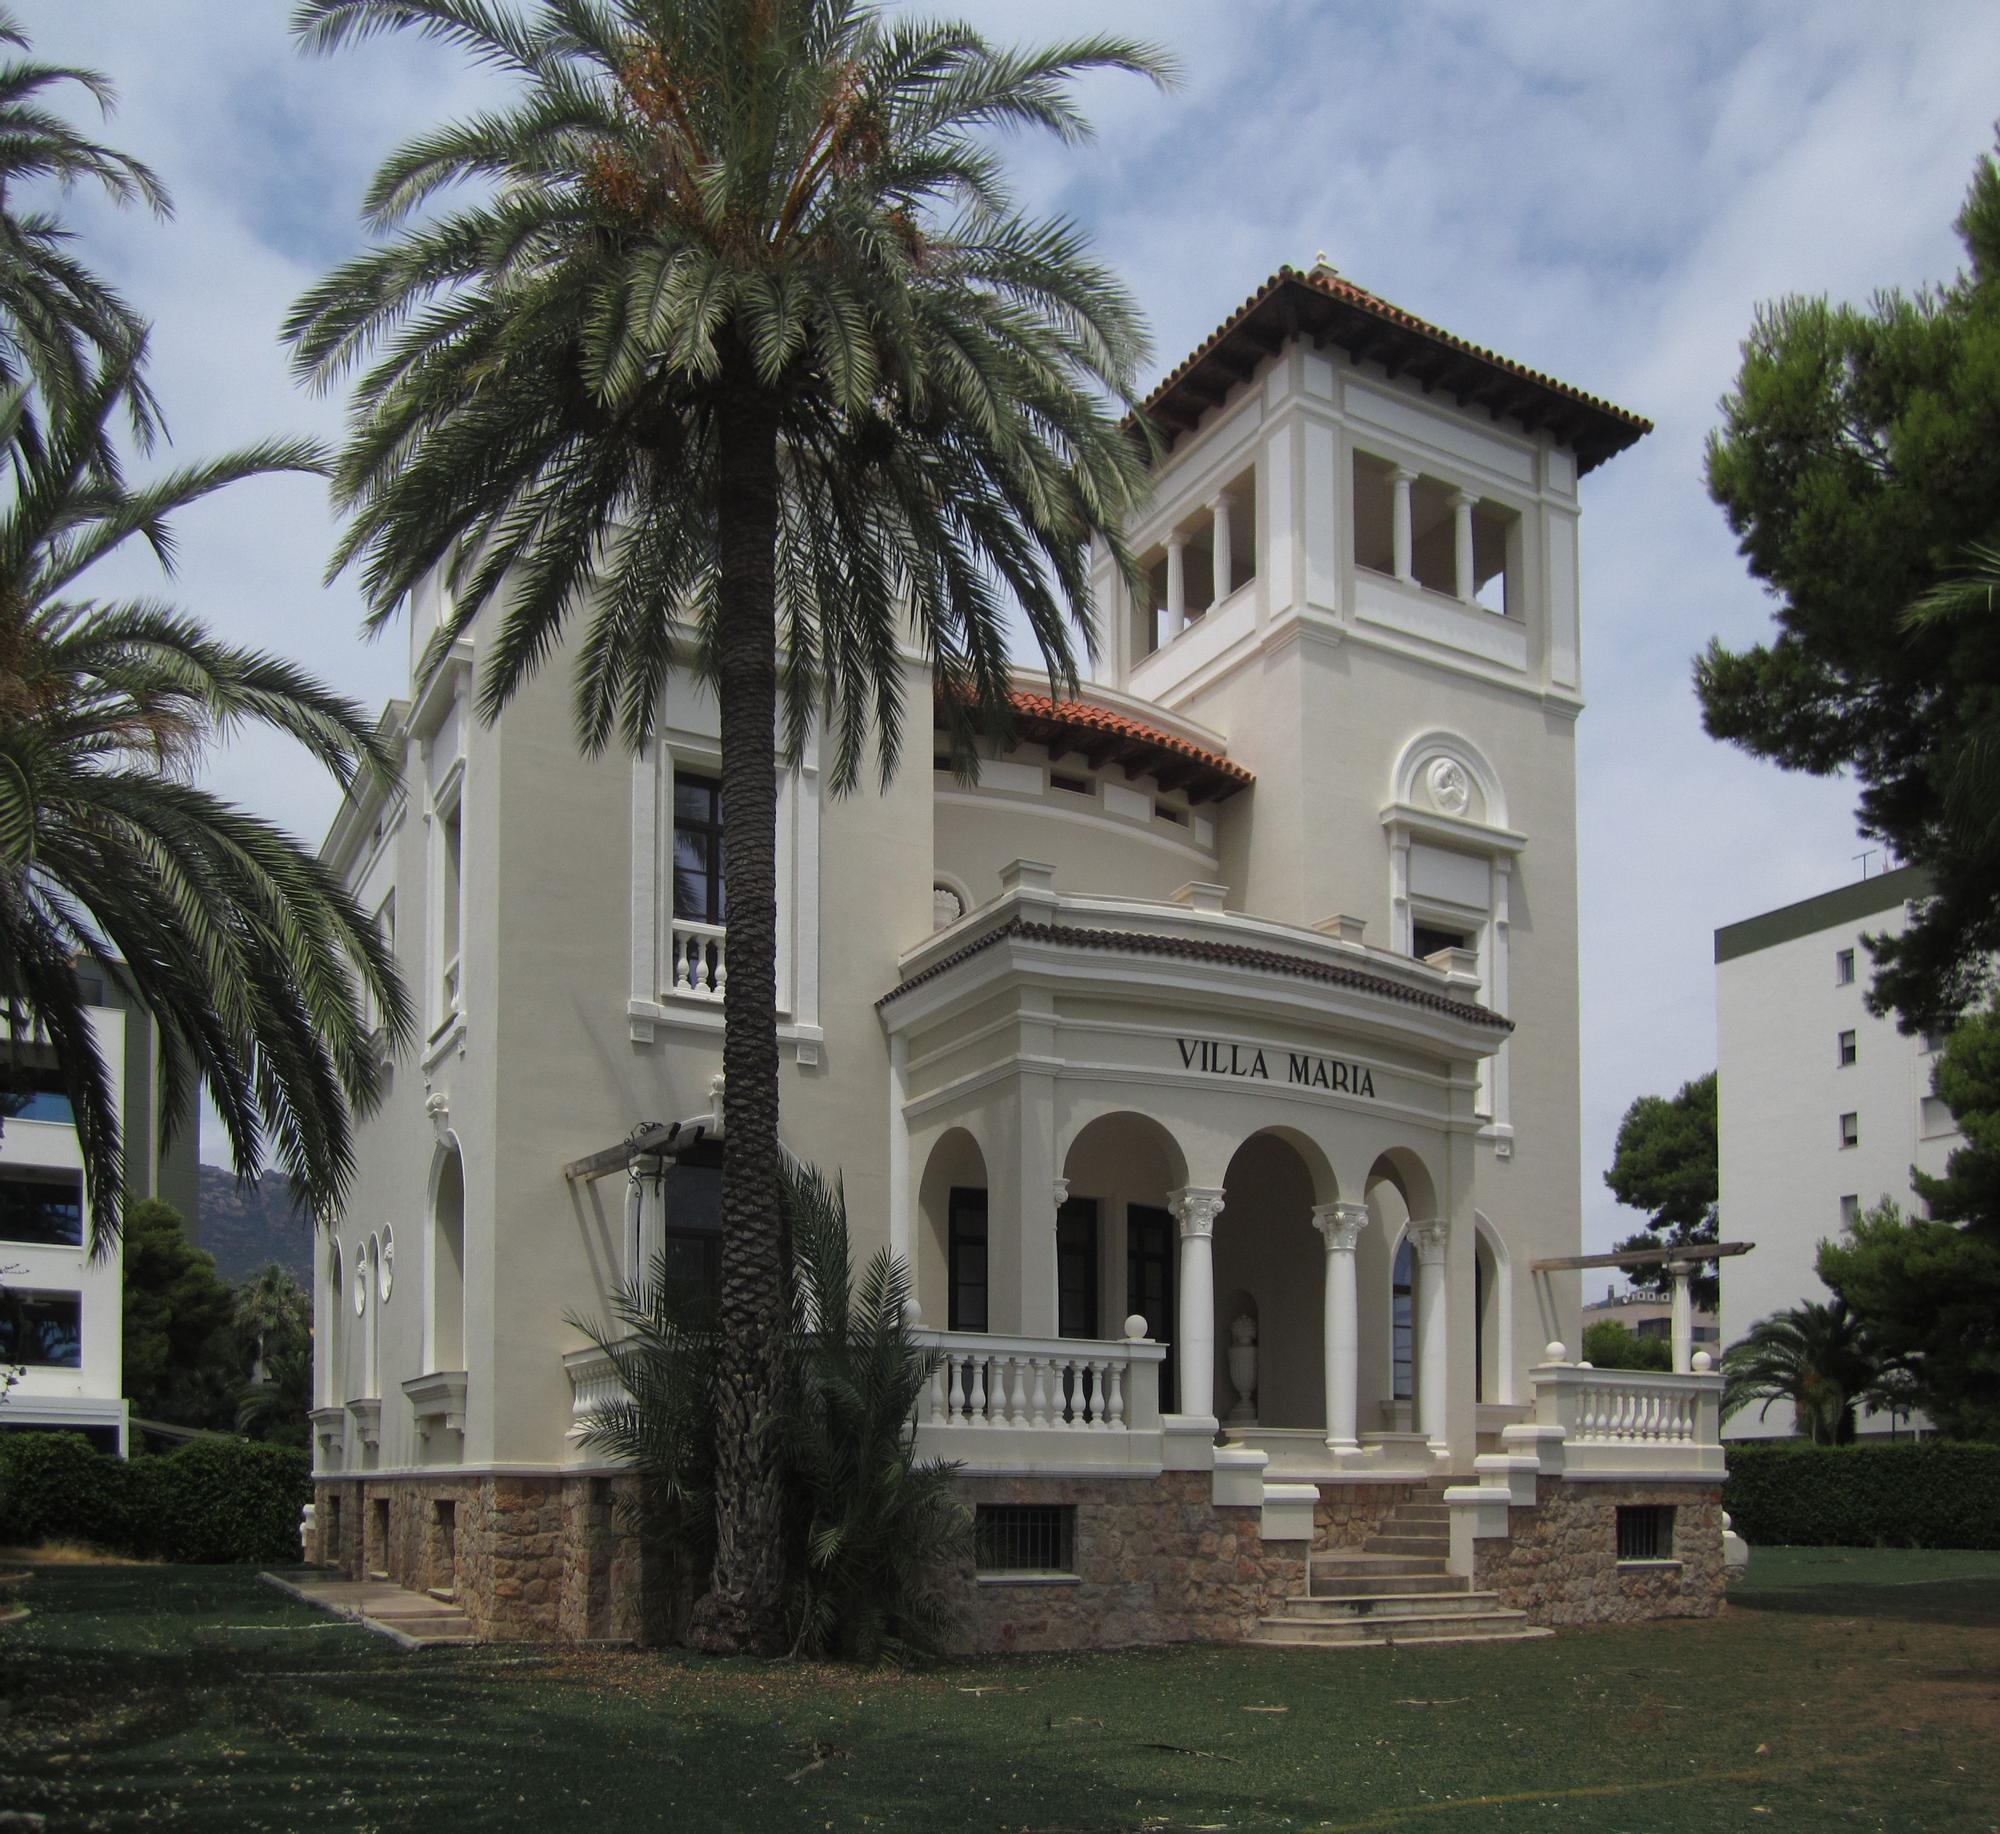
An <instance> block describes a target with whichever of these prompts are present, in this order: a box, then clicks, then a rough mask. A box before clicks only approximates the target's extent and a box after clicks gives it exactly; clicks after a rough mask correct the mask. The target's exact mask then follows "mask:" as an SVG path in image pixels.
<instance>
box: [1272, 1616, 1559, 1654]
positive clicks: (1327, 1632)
mask: <svg viewBox="0 0 2000 1834" xmlns="http://www.w3.org/2000/svg"><path fill="white" fill-rule="evenodd" d="M1257 1628H1258V1632H1259V1637H1260V1640H1262V1638H1263V1637H1264V1636H1272V1637H1283V1638H1284V1639H1286V1640H1287V1641H1288V1642H1299V1643H1319V1644H1332V1645H1335V1646H1338V1645H1340V1644H1347V1643H1428V1642H1439V1641H1443V1640H1445V1639H1447V1638H1472V1637H1481V1636H1498V1635H1506V1634H1509V1633H1518V1632H1519V1631H1522V1630H1533V1629H1536V1628H1537V1626H1535V1625H1532V1624H1530V1623H1529V1622H1528V1614H1527V1613H1526V1612H1525V1611H1428V1612H1421V1613H1416V1612H1413V1613H1411V1614H1410V1615H1408V1616H1405V1617H1396V1618H1366V1617H1359V1618H1323V1619H1320V1618H1293V1617H1267V1618H1259V1619H1258V1621H1257Z"/></svg>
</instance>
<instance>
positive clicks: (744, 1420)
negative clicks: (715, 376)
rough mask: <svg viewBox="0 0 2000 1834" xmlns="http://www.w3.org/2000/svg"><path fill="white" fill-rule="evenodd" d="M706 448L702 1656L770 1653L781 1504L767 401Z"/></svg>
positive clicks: (772, 428) (698, 1618)
mask: <svg viewBox="0 0 2000 1834" xmlns="http://www.w3.org/2000/svg"><path fill="white" fill-rule="evenodd" d="M727 393H728V395H729V396H730V397H732V399H731V400H730V405H729V407H728V408H727V409H726V410H725V412H724V414H723V416H722V423H721V433H720V450H719V452H718V454H717V483H718V486H719V501H718V509H717V538H718V548H719V558H720V568H721V574H720V579H719V582H718V594H719V608H720V619H719V625H718V630H717V636H716V662H717V665H718V669H719V672H720V677H721V682H720V686H721V702H722V797H723V822H722V859H723V885H724V889H725V892H726V894H727V897H728V910H727V923H728V952H729V953H728V962H729V979H728V982H727V984H726V986H725V988H724V991H723V1009H722V1014H723V1036H722V1068H723V1075H724V1077H725V1082H724V1086H723V1097H722V1121H723V1149H722V1294H721V1304H720V1307H719V1310H718V1316H717V1324H718V1327H719V1330H720V1334H721V1345H720V1352H719V1359H718V1363H719V1367H718V1377H717V1385H716V1386H717V1419H716V1504H715V1529H716V1552H715V1573H714V1577H713V1579H712V1580H711V1582H710V1589H709V1593H708V1596H707V1597H706V1598H704V1599H703V1600H702V1601H701V1603H700V1605H699V1606H698V1607H697V1608H696V1611H695V1614H694V1621H693V1623H692V1625H691V1627H690V1633H689V1640H690V1641H691V1642H693V1643H695V1644H696V1645H697V1646H698V1647H700V1648H703V1649H708V1650H711V1651H713V1652H715V1653H717V1654H736V1653H741V1652H743V1651H745V1650H750V1651H755V1652H758V1653H762V1654H775V1653H778V1652H779V1651H780V1650H782V1648H783V1647H784V1627H783V1623H782V1621H781V1614H782V1604H783V1591H784V1534H783V1529H784V1522H783V1506H784V1497H783V1491H782V1488H781V1483H780V1473H779V1470H778V1464H777V1439H776V1434H775V1432H773V1431H772V1430H771V1426H770V1421H771V1419H772V1416H773V1414H774V1412H775V1410H776V1408H777V1406H778V1403H779V1398H780V1397H779V1384H780V1366H781V1355H782V1350H783V1326H784V1316H785V1307H784V1268H783V1252H782V1251H783V1242H782V1224H781V1220H780V1213H779V1197H778V1035H777V1007H778V997H777V938H778V909H777V829H778V820H777V803H778V782H777V771H776V768H775V766H774V763H773V756H774V752H775V749H776V721H777V691H778V656H777V607H776V597H777V585H776V578H775V571H774V564H773V544H774V542H775V541H776V538H777V531H778V415H777V407H776V404H775V403H774V402H773V401H772V400H771V399H770V398H769V396H768V395H766V394H764V393H763V391H761V390H760V389H758V388H757V387H756V386H755V384H754V383H752V382H749V381H748V380H747V379H745V380H742V381H740V382H739V384H738V385H737V386H734V387H732V388H730V389H728V391H727Z"/></svg>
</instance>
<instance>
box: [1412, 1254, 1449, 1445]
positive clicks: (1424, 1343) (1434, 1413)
mask: <svg viewBox="0 0 2000 1834" xmlns="http://www.w3.org/2000/svg"><path fill="white" fill-rule="evenodd" d="M1450 1239H1451V1225H1450V1224H1449V1223H1447V1222H1445V1221H1444V1220H1443V1219H1442V1218H1439V1219H1438V1220H1436V1221H1433V1222H1424V1223H1412V1224H1411V1225H1410V1241H1411V1243H1412V1244H1413V1245H1414V1246H1415V1248H1416V1251H1417V1343H1418V1358H1419V1365H1418V1366H1419V1371H1420V1373H1419V1374H1418V1377H1417V1416H1418V1419H1417V1424H1418V1427H1419V1429H1420V1430H1421V1432H1422V1433H1423V1436H1424V1437H1425V1438H1426V1439H1427V1440H1429V1441H1430V1446H1431V1450H1432V1451H1433V1452H1434V1453H1439V1454H1442V1453H1444V1452H1446V1451H1447V1450H1448V1449H1449V1447H1448V1445H1447V1442H1446V1437H1445V1435H1446V1424H1445V1400H1446V1395H1447V1387H1446V1385H1447V1383H1448V1382H1449V1381H1450V1374H1449V1364H1450V1356H1451V1333H1450V1328H1449V1327H1450V1320H1449V1318H1448V1316H1447V1314H1446V1310H1445V1284H1444V1251H1445V1245H1446V1243H1447V1242H1448V1241H1449V1240H1450Z"/></svg>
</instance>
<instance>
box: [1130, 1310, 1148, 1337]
mask: <svg viewBox="0 0 2000 1834" xmlns="http://www.w3.org/2000/svg"><path fill="white" fill-rule="evenodd" d="M1145 1335H1146V1320H1145V1317H1144V1315H1143V1314H1142V1313H1139V1312H1133V1313H1132V1314H1130V1315H1129V1316H1128V1317H1127V1318H1126V1320H1125V1339H1126V1342H1128V1343H1133V1344H1136V1343H1139V1342H1141V1341H1142V1340H1143V1339H1144V1337H1145Z"/></svg>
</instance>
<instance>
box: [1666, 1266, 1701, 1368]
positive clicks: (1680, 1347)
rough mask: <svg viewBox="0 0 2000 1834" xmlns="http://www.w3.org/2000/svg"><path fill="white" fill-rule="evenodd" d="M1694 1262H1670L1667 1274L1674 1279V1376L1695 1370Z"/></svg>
mask: <svg viewBox="0 0 2000 1834" xmlns="http://www.w3.org/2000/svg"><path fill="white" fill-rule="evenodd" d="M1694 1268H1695V1264H1694V1263H1693V1262H1692V1261H1669V1262H1668V1263H1667V1272H1668V1273H1670V1274H1672V1275H1673V1277H1674V1309H1673V1324H1672V1330H1673V1338H1674V1374H1675V1375H1686V1374H1688V1373H1689V1371H1691V1370H1692V1369H1693V1368H1694V1302H1693V1300H1692V1298H1691V1296H1690V1295H1689V1292H1688V1276H1689V1275H1690V1274H1691V1273H1693V1272H1694Z"/></svg>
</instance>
